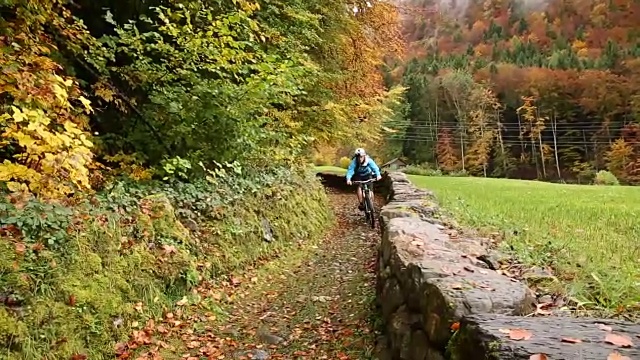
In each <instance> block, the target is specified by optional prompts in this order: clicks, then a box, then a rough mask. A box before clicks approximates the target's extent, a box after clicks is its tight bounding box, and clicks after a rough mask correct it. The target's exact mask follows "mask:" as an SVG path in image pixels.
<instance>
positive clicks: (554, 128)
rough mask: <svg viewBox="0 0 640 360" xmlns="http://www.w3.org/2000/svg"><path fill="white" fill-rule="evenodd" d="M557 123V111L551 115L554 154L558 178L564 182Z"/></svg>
mask: <svg viewBox="0 0 640 360" xmlns="http://www.w3.org/2000/svg"><path fill="white" fill-rule="evenodd" d="M557 124H558V123H557V122H556V113H555V111H554V112H553V113H552V114H551V130H552V132H553V153H554V154H555V157H556V171H557V172H558V178H559V179H560V180H562V174H561V173H560V161H559V160H558V138H557V136H558V134H557Z"/></svg>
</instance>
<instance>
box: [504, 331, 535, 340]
mask: <svg viewBox="0 0 640 360" xmlns="http://www.w3.org/2000/svg"><path fill="white" fill-rule="evenodd" d="M532 336H533V334H532V333H531V332H530V331H529V330H525V329H511V330H509V339H511V340H529V339H531V337H532Z"/></svg>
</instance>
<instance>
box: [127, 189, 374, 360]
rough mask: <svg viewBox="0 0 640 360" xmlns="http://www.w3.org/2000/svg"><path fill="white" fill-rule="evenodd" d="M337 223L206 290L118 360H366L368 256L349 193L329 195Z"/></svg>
mask: <svg viewBox="0 0 640 360" xmlns="http://www.w3.org/2000/svg"><path fill="white" fill-rule="evenodd" d="M329 196H330V199H331V202H332V206H333V210H334V214H335V216H336V222H337V223H336V224H335V226H333V227H332V229H331V230H330V231H329V232H328V233H327V235H326V236H325V237H324V239H323V240H322V241H321V242H320V243H317V244H313V243H309V244H307V243H302V244H301V245H298V248H295V249H292V250H290V251H288V252H287V253H286V254H284V255H282V254H280V256H278V257H277V258H276V259H274V260H272V261H265V262H264V263H263V264H262V265H261V266H258V267H257V268H255V269H250V270H248V271H245V272H244V273H236V274H232V275H230V276H228V277H227V278H226V279H227V280H226V281H219V282H218V283H214V282H204V283H202V284H200V285H199V286H198V288H197V289H196V290H195V294H194V295H197V296H198V298H199V301H191V300H192V297H191V296H190V295H188V296H185V297H183V298H182V299H180V300H179V301H177V302H176V304H175V305H176V307H175V308H174V309H172V310H171V311H166V312H165V315H164V316H163V318H162V319H159V320H157V322H158V324H156V323H155V322H153V321H151V322H150V323H147V325H146V326H145V328H144V329H141V330H136V331H134V332H133V333H132V334H131V336H130V340H129V341H128V342H127V343H121V344H118V345H117V347H116V352H117V354H118V356H119V359H136V360H150V359H153V360H159V359H187V360H196V359H201V358H208V359H254V360H255V359H342V360H347V359H373V347H374V346H375V338H376V333H375V330H374V329H373V328H372V325H371V324H372V315H373V313H374V310H373V308H372V301H373V298H374V293H373V289H374V286H373V282H374V279H375V276H374V273H373V270H374V268H375V249H376V245H377V242H378V240H379V239H378V234H377V232H376V231H375V230H371V229H369V228H367V225H366V224H365V223H364V221H363V219H362V214H361V213H359V212H358V211H357V209H356V208H355V206H354V197H353V196H352V195H351V194H331V193H330V194H329Z"/></svg>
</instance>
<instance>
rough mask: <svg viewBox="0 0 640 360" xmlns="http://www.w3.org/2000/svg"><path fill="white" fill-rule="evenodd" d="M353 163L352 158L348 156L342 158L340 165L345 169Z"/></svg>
mask: <svg viewBox="0 0 640 360" xmlns="http://www.w3.org/2000/svg"><path fill="white" fill-rule="evenodd" d="M350 164H351V159H349V158H348V157H346V156H343V157H341V158H340V167H341V168H343V169H348V168H349V165H350Z"/></svg>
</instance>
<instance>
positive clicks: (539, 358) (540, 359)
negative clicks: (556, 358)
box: [529, 354, 549, 360]
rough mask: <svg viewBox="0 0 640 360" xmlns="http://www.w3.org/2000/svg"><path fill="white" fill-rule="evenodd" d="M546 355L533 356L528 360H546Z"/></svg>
mask: <svg viewBox="0 0 640 360" xmlns="http://www.w3.org/2000/svg"><path fill="white" fill-rule="evenodd" d="M548 359H549V358H548V357H547V354H533V355H531V356H529V360H548Z"/></svg>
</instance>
